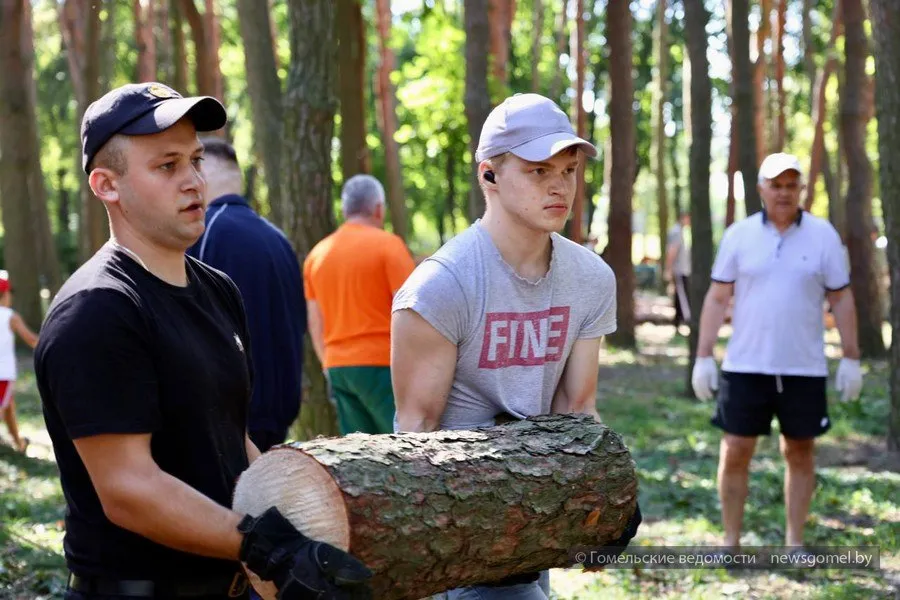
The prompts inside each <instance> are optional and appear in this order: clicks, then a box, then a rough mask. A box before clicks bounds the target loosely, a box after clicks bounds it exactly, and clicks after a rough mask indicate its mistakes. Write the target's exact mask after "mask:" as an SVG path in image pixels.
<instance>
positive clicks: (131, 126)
mask: <svg viewBox="0 0 900 600" xmlns="http://www.w3.org/2000/svg"><path fill="white" fill-rule="evenodd" d="M184 117H188V118H189V119H190V120H191V121H193V122H194V127H196V128H197V131H215V130H216V129H221V128H222V127H224V126H225V122H226V121H227V120H228V115H227V113H226V112H225V107H224V106H222V103H221V102H219V101H218V100H216V99H215V98H213V97H212V96H194V97H190V98H185V97H183V96H182V95H181V94H179V93H178V92H176V91H175V90H173V89H172V88H170V87H169V86H167V85H163V84H161V83H129V84H128V85H123V86H122V87H119V88H116V89H114V90H112V91H111V92H108V93H107V94H106V95H105V96H103V97H102V98H100V99H99V100H96V101H94V102H93V103H92V104H91V105H90V106H88V108H87V110H86V111H84V118H83V119H82V120H81V163H82V168H83V169H84V172H85V173H88V174H90V171H89V170H88V165H90V164H91V161H92V160H93V159H94V156H96V155H97V152H99V151H100V148H102V147H103V145H104V144H105V143H106V142H108V141H109V139H110V138H111V137H112V136H114V135H116V134H117V133H122V134H125V135H148V134H151V133H159V132H160V131H164V130H166V129H168V128H169V127H171V126H172V125H174V124H175V123H177V122H178V121H180V120H181V119H182V118H184Z"/></svg>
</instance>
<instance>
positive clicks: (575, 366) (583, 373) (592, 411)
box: [550, 338, 602, 421]
mask: <svg viewBox="0 0 900 600" xmlns="http://www.w3.org/2000/svg"><path fill="white" fill-rule="evenodd" d="M601 339H602V338H591V339H585V340H578V341H576V342H575V344H574V345H573V346H572V352H571V354H569V360H567V361H566V368H565V370H564V371H563V374H562V378H561V379H560V380H559V385H558V386H557V387H556V393H554V394H553V404H552V405H551V407H550V412H551V413H554V414H561V413H582V414H586V415H591V416H592V417H594V418H595V419H597V420H598V421H600V414H599V413H598V412H597V373H598V372H599V370H600V361H599V358H598V357H599V354H600V340H601Z"/></svg>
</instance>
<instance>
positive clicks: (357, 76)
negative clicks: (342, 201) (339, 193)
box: [336, 0, 372, 182]
mask: <svg viewBox="0 0 900 600" xmlns="http://www.w3.org/2000/svg"><path fill="white" fill-rule="evenodd" d="M336 8H337V29H338V32H337V35H338V72H339V73H340V85H339V87H338V90H339V93H340V105H341V172H342V174H343V180H344V181H345V182H346V181H347V180H348V179H350V178H351V177H353V176H354V175H357V174H359V173H371V171H372V166H371V164H370V160H369V146H368V144H366V94H365V90H366V83H365V81H366V23H365V21H364V20H363V15H362V5H361V4H360V2H359V0H338V1H337V3H336Z"/></svg>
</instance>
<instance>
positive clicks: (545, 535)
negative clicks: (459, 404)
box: [234, 415, 638, 600]
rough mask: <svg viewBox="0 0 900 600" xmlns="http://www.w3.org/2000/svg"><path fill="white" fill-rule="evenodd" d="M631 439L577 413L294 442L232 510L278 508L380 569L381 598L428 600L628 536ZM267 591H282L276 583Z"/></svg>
mask: <svg viewBox="0 0 900 600" xmlns="http://www.w3.org/2000/svg"><path fill="white" fill-rule="evenodd" d="M637 490H638V486H637V479H636V474H635V467H634V461H633V460H632V459H631V456H630V455H629V453H628V449H627V448H626V447H625V444H624V443H623V441H622V438H621V437H620V436H619V435H618V434H617V433H615V432H614V431H612V430H611V429H609V428H607V427H606V426H605V425H601V424H599V423H597V422H595V421H594V420H593V419H592V418H591V417H588V416H585V415H580V416H573V415H565V416H563V415H554V416H540V417H533V418H530V419H528V420H525V421H518V422H515V423H510V424H507V425H501V426H499V427H491V428H485V429H479V430H476V431H437V432H434V433H429V434H401V435H394V436H384V435H381V436H372V435H363V434H358V435H352V436H348V437H343V438H338V439H328V440H316V441H313V442H306V443H303V444H291V445H290V446H285V447H282V448H278V449H275V450H272V451H271V452H268V453H266V454H265V455H263V456H262V457H260V458H259V459H258V460H256V461H255V462H254V463H253V465H252V466H251V467H250V468H249V469H248V470H247V471H245V472H244V473H243V474H242V475H241V478H240V480H239V481H238V484H237V487H236V488H235V494H234V508H235V510H238V511H239V512H245V513H248V514H252V515H257V514H260V513H262V512H263V511H264V510H266V508H268V507H269V506H273V505H274V506H276V507H278V509H279V510H280V511H281V512H282V514H284V515H285V516H286V517H287V518H288V519H289V520H290V521H291V522H292V524H293V525H294V526H295V527H297V529H299V530H300V531H302V532H304V533H305V534H306V535H308V536H310V537H311V538H313V539H319V540H323V541H326V542H328V543H331V544H333V545H335V546H337V547H339V548H343V549H345V550H348V551H349V552H350V553H352V554H354V555H355V556H357V557H358V558H359V559H360V560H362V561H363V562H364V563H365V564H366V565H367V566H368V567H369V568H370V569H371V570H372V572H373V578H372V580H371V585H372V597H373V598H379V600H417V599H419V598H422V597H427V596H429V595H431V594H434V593H439V592H442V591H444V590H447V589H451V588H454V587H458V586H462V585H471V584H477V583H482V582H487V581H496V580H499V579H502V578H504V577H508V576H510V575H514V574H520V573H529V572H533V571H539V570H543V569H547V568H551V567H565V566H570V565H572V564H573V563H574V562H575V560H577V559H576V558H575V557H576V556H577V551H579V550H582V549H589V548H592V547H593V548H596V547H598V546H602V545H603V544H606V543H608V542H610V541H612V540H614V539H616V538H617V537H618V536H620V535H621V534H622V533H623V532H624V530H625V527H626V524H627V521H628V518H629V517H630V515H631V513H632V512H633V511H634V508H635V505H636V502H637ZM255 583H256V584H257V586H258V587H257V589H258V590H259V591H260V592H262V594H261V595H262V596H263V598H266V599H270V598H274V597H275V593H274V586H272V585H271V584H267V585H262V584H261V582H259V581H258V580H257V582H255Z"/></svg>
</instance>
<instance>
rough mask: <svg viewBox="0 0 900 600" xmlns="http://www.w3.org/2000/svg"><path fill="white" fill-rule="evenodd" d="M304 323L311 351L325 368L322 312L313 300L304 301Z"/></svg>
mask: <svg viewBox="0 0 900 600" xmlns="http://www.w3.org/2000/svg"><path fill="white" fill-rule="evenodd" d="M306 321H307V327H308V329H309V337H310V339H312V345H313V350H315V352H316V356H317V357H318V358H319V363H320V364H321V365H322V367H323V368H324V366H325V326H324V324H323V322H322V311H321V310H319V303H318V302H316V301H315V300H307V301H306Z"/></svg>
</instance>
